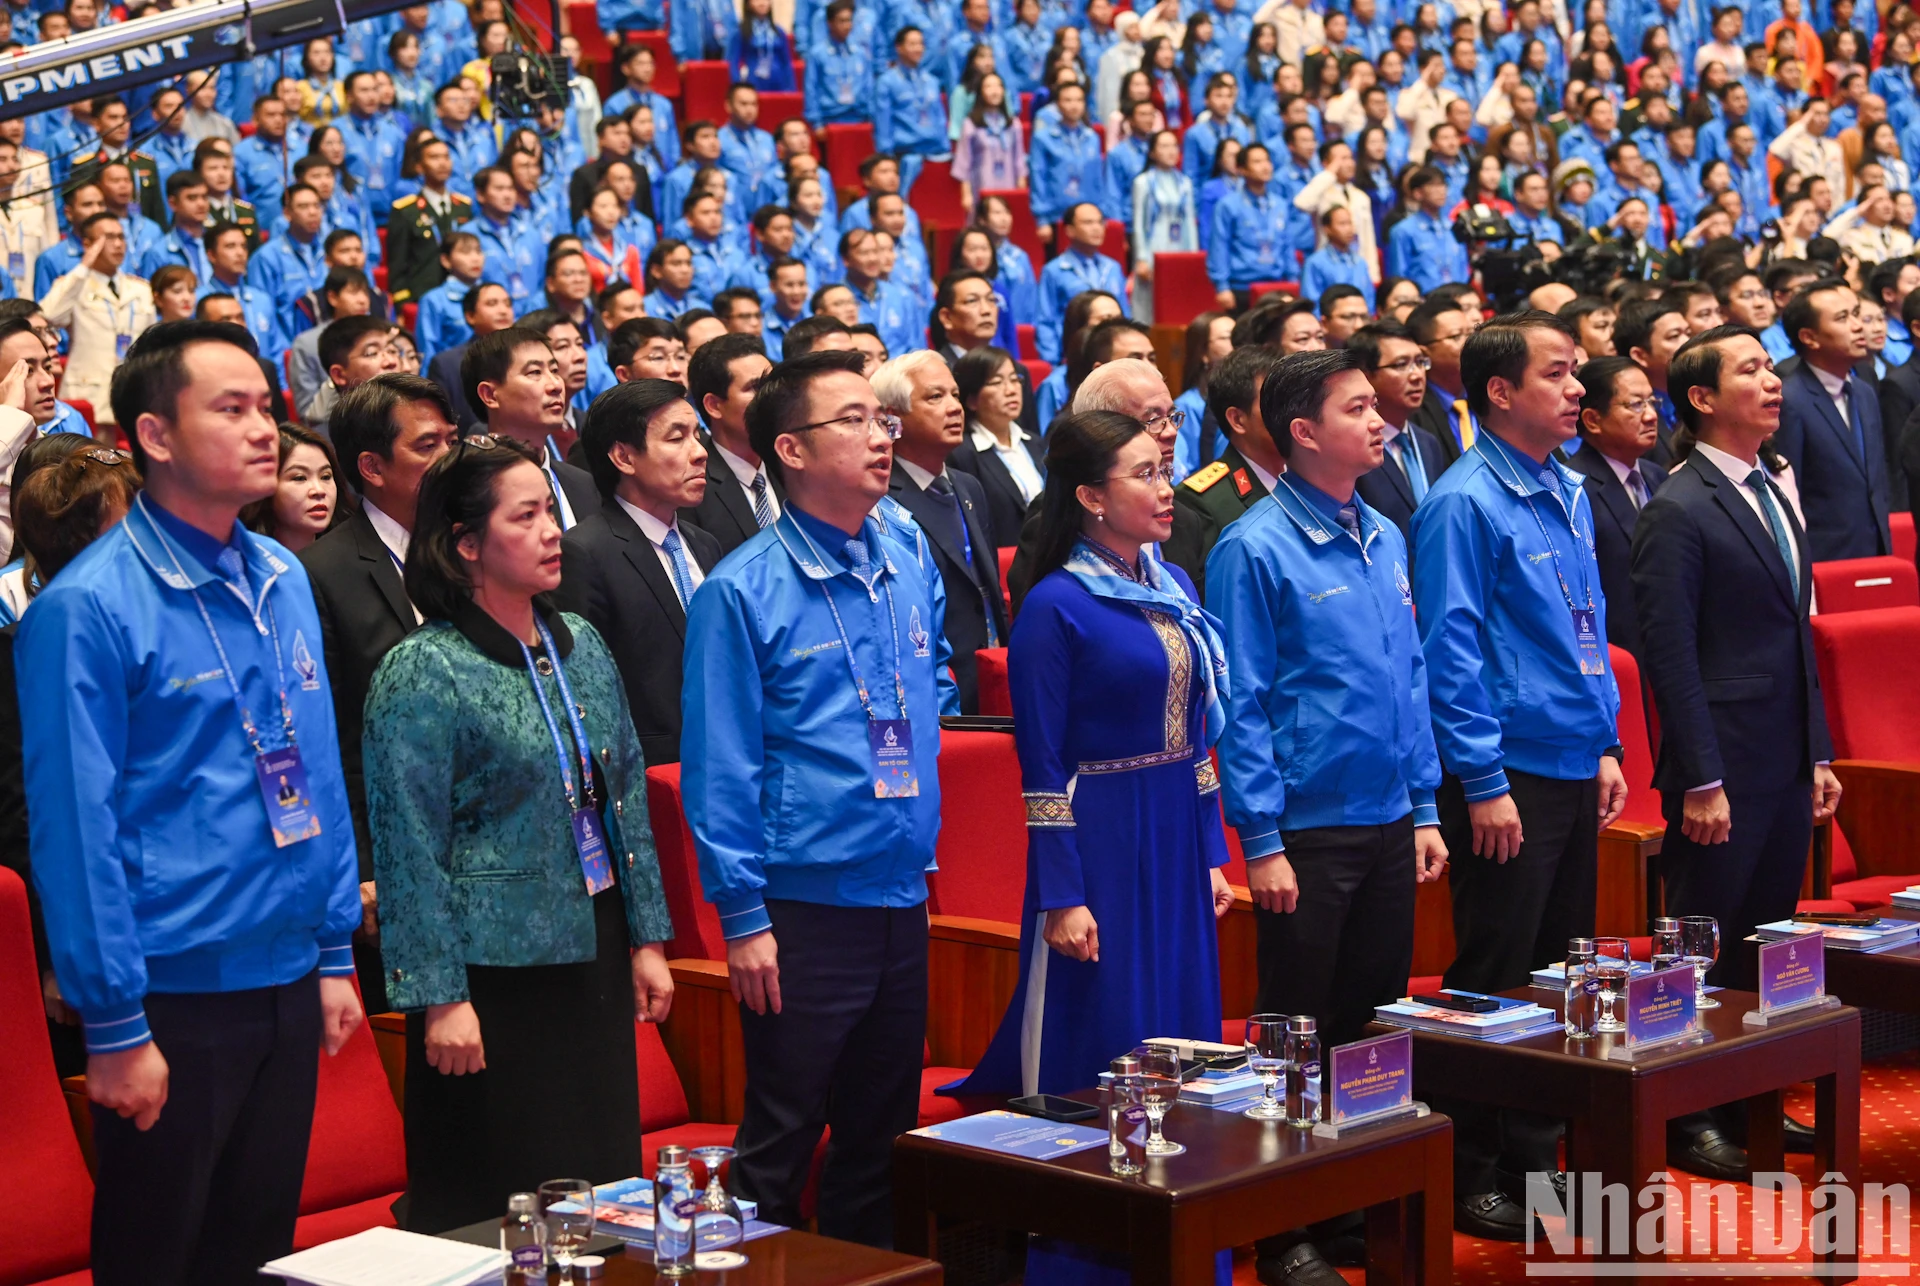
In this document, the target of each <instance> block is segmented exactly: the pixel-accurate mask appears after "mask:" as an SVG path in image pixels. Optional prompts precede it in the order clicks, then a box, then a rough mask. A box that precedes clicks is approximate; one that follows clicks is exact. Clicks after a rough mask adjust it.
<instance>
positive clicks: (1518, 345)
mask: <svg viewBox="0 0 1920 1286" xmlns="http://www.w3.org/2000/svg"><path fill="white" fill-rule="evenodd" d="M1543 330H1544V331H1552V332H1554V333H1555V334H1558V335H1565V336H1566V337H1567V339H1568V340H1569V341H1570V342H1572V343H1573V344H1575V345H1578V344H1579V342H1580V334H1579V332H1578V331H1576V330H1575V329H1574V328H1573V323H1572V322H1570V321H1567V320H1566V319H1565V318H1562V317H1556V316H1554V315H1553V314H1552V313H1550V312H1546V311H1544V310H1543V309H1539V308H1528V309H1523V310H1522V311H1520V312H1513V313H1502V314H1501V315H1500V316H1498V317H1495V318H1494V319H1493V320H1492V321H1490V322H1488V323H1487V324H1486V325H1484V326H1482V327H1481V328H1480V329H1479V330H1476V331H1475V332H1473V337H1472V338H1471V339H1469V340H1468V341H1467V342H1466V346H1465V347H1464V348H1462V349H1461V351H1460V377H1461V379H1462V381H1463V382H1464V383H1465V384H1466V386H1467V387H1466V392H1467V409H1468V410H1469V411H1471V412H1473V414H1474V416H1475V418H1477V419H1480V420H1485V418H1486V414H1487V407H1488V401H1487V384H1488V382H1489V381H1492V380H1496V379H1503V380H1505V381H1507V382H1508V383H1509V384H1516V385H1517V384H1518V383H1519V382H1520V381H1521V379H1522V378H1524V377H1525V375H1526V373H1527V363H1528V362H1530V361H1531V360H1532V359H1533V349H1532V342H1531V341H1532V336H1533V333H1534V332H1535V331H1543Z"/></svg>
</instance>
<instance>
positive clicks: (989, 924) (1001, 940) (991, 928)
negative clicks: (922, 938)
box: [928, 915, 1020, 952]
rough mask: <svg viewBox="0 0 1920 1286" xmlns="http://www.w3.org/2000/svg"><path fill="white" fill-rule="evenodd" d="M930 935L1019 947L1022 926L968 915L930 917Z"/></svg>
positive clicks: (982, 944) (1009, 948) (1012, 948)
mask: <svg viewBox="0 0 1920 1286" xmlns="http://www.w3.org/2000/svg"><path fill="white" fill-rule="evenodd" d="M928 934H929V936H931V937H932V938H933V940H934V941H935V942H957V943H964V944H966V945H969V946H979V947H992V948H997V949H999V950H1003V951H1015V952H1017V951H1019V950H1020V926H1019V925H1017V924H1014V923H1012V922H1011V921H1008V920H979V919H975V918H974V917H972V916H968V915H935V916H929V917H928Z"/></svg>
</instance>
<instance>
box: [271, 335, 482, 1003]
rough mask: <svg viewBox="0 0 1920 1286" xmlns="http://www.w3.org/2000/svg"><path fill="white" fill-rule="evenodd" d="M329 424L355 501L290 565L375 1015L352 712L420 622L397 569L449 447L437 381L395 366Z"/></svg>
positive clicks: (363, 793) (364, 981) (373, 941)
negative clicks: (356, 877)
mask: <svg viewBox="0 0 1920 1286" xmlns="http://www.w3.org/2000/svg"><path fill="white" fill-rule="evenodd" d="M329 426H330V428H331V432H332V438H333V446H334V450H335V451H337V452H338V453H339V456H340V467H341V468H342V469H343V470H344V471H345V473H346V475H347V485H348V486H350V487H352V488H353V491H354V494H356V495H357V496H359V498H360V506H359V508H358V509H357V510H355V511H354V514H353V516H352V517H350V518H348V519H347V520H346V521H345V522H343V523H341V524H340V525H339V526H338V527H335V528H334V529H333V530H332V531H330V532H328V533H327V534H326V535H324V536H322V537H321V538H320V539H319V540H316V541H314V542H313V544H311V545H309V546H308V547H307V549H306V551H305V552H304V553H302V554H301V555H300V562H301V563H302V565H304V566H305V567H306V569H307V579H308V580H309V581H311V582H312V584H313V598H314V603H315V605H316V606H317V607H318V608H319V612H320V634H321V639H322V644H323V647H324V650H325V655H326V662H327V677H328V678H329V679H330V680H331V681H332V683H333V710H334V722H335V723H336V724H338V726H339V730H340V766H341V767H342V768H343V769H344V770H345V772H346V779H347V807H348V809H349V811H350V812H351V813H352V815H353V831H354V839H355V840H356V842H357V843H358V846H359V849H360V881H361V882H360V900H361V902H362V904H363V905H364V906H365V907H366V908H367V912H368V914H367V916H366V920H365V922H364V923H363V925H362V928H361V931H360V932H359V933H356V934H355V935H354V940H353V960H354V966H355V968H356V970H357V971H358V973H359V975H360V992H361V995H362V998H363V999H364V1001H365V1003H366V1005H367V1006H368V1010H369V1012H371V1013H379V1012H381V1011H382V1010H384V1009H386V1008H387V1007H388V1006H387V985H386V974H385V972H384V971H383V970H382V968H381V965H380V938H379V926H378V924H377V922H376V921H375V920H374V917H373V914H372V913H373V910H374V907H375V905H376V898H375V890H374V887H373V839H372V835H371V833H370V832H369V831H368V829H367V788H366V780H365V778H364V777H363V776H362V773H361V768H360V728H361V718H362V711H363V709H364V707H365V706H366V701H367V687H368V685H369V684H370V683H371V682H372V681H373V672H374V671H375V670H376V669H378V668H379V666H380V661H381V658H382V657H384V656H386V654H387V651H388V649H390V648H391V647H393V645H394V644H396V643H398V642H399V641H400V640H401V639H403V638H405V637H406V636H407V635H408V634H410V633H412V632H413V630H414V627H416V626H417V625H419V624H420V614H419V613H418V612H416V611H415V610H414V607H413V604H412V603H411V602H409V601H408V599H407V591H406V586H405V585H404V584H402V582H401V567H402V566H403V565H404V564H405V563H406V560H407V542H408V539H409V537H410V535H411V533H412V531H413V512H414V500H415V498H416V497H417V496H418V494H419V491H420V478H421V475H422V474H424V473H425V472H426V471H427V466H428V465H430V464H432V463H433V462H434V461H435V460H437V459H439V458H440V457H441V456H442V455H444V454H446V451H447V449H448V448H449V447H450V446H452V445H453V440H454V428H453V415H452V413H451V411H450V410H449V408H448V406H447V399H446V395H445V394H444V393H442V392H441V391H440V389H439V387H438V386H437V385H435V384H434V383H432V382H431V381H430V380H423V379H421V378H420V377H419V376H417V375H410V374H398V373H396V374H390V375H377V376H375V377H374V378H373V379H370V380H368V381H367V382H366V383H364V384H361V385H359V386H357V387H355V388H353V389H350V390H348V391H347V392H346V393H344V394H342V395H341V398H340V401H339V403H338V404H337V405H336V406H335V407H334V408H333V413H332V415H331V417H330V419H329Z"/></svg>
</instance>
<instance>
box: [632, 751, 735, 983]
mask: <svg viewBox="0 0 1920 1286" xmlns="http://www.w3.org/2000/svg"><path fill="white" fill-rule="evenodd" d="M647 820H648V821H650V822H651V823H652V824H653V846H654V850H655V851H656V852H657V853H659V855H660V883H661V885H662V886H663V888H664V890H665V892H666V896H667V910H668V912H669V913H671V914H672V916H673V925H674V928H675V929H676V930H678V936H677V937H675V938H674V939H673V941H671V942H669V943H668V944H667V958H668V959H669V960H687V959H692V960H725V959H726V958H727V945H726V941H725V939H723V938H722V937H721V936H720V913H719V912H718V911H716V910H714V909H713V903H711V902H709V901H707V899H706V895H705V894H704V893H702V892H701V889H700V862H699V859H698V858H697V857H695V856H694V851H693V830H692V828H690V827H689V826H688V825H687V814H686V810H685V809H684V808H683V807H682V805H681V800H680V765H679V764H662V765H661V766H660V767H658V768H649V769H647Z"/></svg>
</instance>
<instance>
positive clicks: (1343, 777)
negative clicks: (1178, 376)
mask: <svg viewBox="0 0 1920 1286" xmlns="http://www.w3.org/2000/svg"><path fill="white" fill-rule="evenodd" d="M1374 403H1375V397H1374V392H1373V386H1372V385H1371V384H1369V383H1368V382H1367V375H1366V370H1365V368H1364V367H1363V365H1362V364H1361V361H1360V358H1359V357H1358V356H1357V355H1355V354H1354V353H1353V352H1351V351H1350V350H1346V349H1324V350H1321V351H1319V352H1309V353H1294V354H1291V355H1290V356H1287V357H1283V358H1280V359H1278V360H1277V361H1275V362H1274V363H1273V366H1272V369H1271V370H1270V371H1269V372H1268V374H1267V376H1266V379H1265V381H1264V382H1263V383H1262V385H1261V390H1260V418H1261V421H1262V422H1263V423H1264V424H1266V425H1267V426H1268V431H1269V432H1270V433H1271V434H1272V437H1273V442H1274V446H1275V447H1276V448H1278V450H1279V452H1280V454H1281V455H1282V456H1284V457H1285V458H1286V461H1287V471H1286V472H1285V473H1283V474H1281V475H1280V476H1279V477H1278V478H1276V479H1275V484H1274V488H1273V491H1272V494H1271V496H1270V497H1269V498H1268V499H1266V500H1263V501H1261V502H1260V503H1259V504H1257V505H1255V506H1254V507H1253V508H1252V509H1251V510H1249V511H1248V512H1247V514H1246V516H1245V517H1243V518H1241V519H1240V520H1239V521H1237V522H1235V523H1232V524H1231V525H1229V526H1228V527H1227V529H1226V531H1225V532H1223V533H1222V534H1221V536H1220V542H1219V543H1218V544H1216V545H1215V546H1214V547H1213V552H1212V553H1211V554H1210V555H1209V556H1208V558H1207V604H1208V606H1209V607H1210V608H1211V609H1212V610H1213V611H1215V612H1217V613H1219V615H1220V620H1221V626H1222V632H1223V634H1224V635H1225V637H1226V641H1227V657H1228V663H1229V666H1230V667H1231V669H1232V673H1233V682H1232V684H1231V685H1230V687H1231V689H1232V691H1231V696H1230V699H1229V703H1228V711H1229V716H1228V720H1227V728H1226V735H1225V736H1224V737H1223V738H1222V740H1221V743H1220V776H1221V783H1222V785H1223V786H1224V788H1225V790H1226V816H1227V821H1228V822H1229V823H1231V824H1232V825H1233V826H1234V827H1235V828H1236V829H1237V830H1238V831H1239V832H1240V844H1241V847H1242V848H1243V849H1244V850H1245V852H1246V855H1247V882H1248V884H1249V885H1250V886H1251V888H1252V890H1253V900H1254V904H1255V907H1256V908H1257V909H1256V910H1255V912H1254V917H1255V921H1256V924H1257V931H1258V934H1259V946H1258V959H1259V970H1260V999H1259V1009H1260V1011H1261V1012H1262V1013H1288V1014H1311V1015H1313V1017H1314V1018H1315V1020H1316V1021H1317V1022H1318V1023H1319V1026H1320V1033H1321V1039H1322V1040H1323V1041H1325V1042H1326V1043H1327V1045H1328V1046H1333V1045H1341V1044H1346V1043H1347V1042H1349V1041H1353V1040H1357V1039H1359V1037H1360V1036H1361V1034H1362V1033H1363V1031H1364V1029H1365V1028H1366V1025H1367V1023H1368V1022H1370V1021H1371V1020H1372V1018H1373V1009H1374V1006H1375V1005H1382V1004H1387V1003H1389V1002H1391V1001H1392V1000H1393V999H1394V998H1395V997H1397V996H1399V995H1400V994H1401V989H1402V988H1403V987H1404V986H1405V984H1406V980H1407V973H1408V971H1409V969H1410V968H1411V967H1412V965H1413V895H1414V886H1415V884H1416V883H1421V882H1425V881H1426V880H1430V879H1434V878H1437V877H1438V876H1439V874H1440V870H1441V868H1442V867H1443V866H1445V865H1446V860H1447V850H1446V846H1445V845H1444V844H1443V843H1442V842H1441V839H1440V817H1439V814H1438V812H1436V810H1435V808H1434V803H1433V792H1434V789H1435V787H1437V786H1438V785H1439V784H1440V760H1439V758H1438V756H1437V755H1436V754H1435V752H1434V746H1433V725H1432V722H1431V720H1430V719H1429V717H1428V713H1427V671H1426V661H1425V658H1424V657H1423V656H1422V655H1421V652H1420V639H1419V636H1418V635H1417V634H1416V633H1415V631H1414V622H1413V590H1412V587H1411V586H1410V585H1409V584H1408V581H1407V546H1406V540H1405V538H1403V537H1402V536H1401V534H1400V529H1399V528H1397V527H1395V526H1394V525H1393V524H1392V523H1390V522H1388V521H1387V520H1386V519H1384V518H1382V517H1381V516H1380V515H1379V514H1377V513H1375V512H1374V511H1373V510H1372V509H1369V508H1368V507H1367V505H1366V503H1365V502H1364V501H1362V500H1361V499H1360V497H1359V495H1358V493H1357V492H1356V491H1355V490H1354V486H1355V484H1356V483H1357V482H1358V481H1359V480H1360V478H1361V477H1363V476H1364V475H1366V474H1367V473H1369V472H1371V471H1372V470H1374V469H1376V468H1378V467H1379V466H1380V463H1381V461H1382V459H1383V458H1384V452H1385V449H1386V448H1385V442H1384V431H1385V427H1386V426H1385V422H1384V421H1382V420H1381V418H1380V413H1379V411H1378V410H1377V409H1376V408H1375V405H1374ZM1259 1255H1260V1259H1261V1263H1260V1265H1259V1267H1260V1270H1261V1271H1260V1276H1261V1279H1262V1280H1266V1281H1288V1282H1304V1281H1313V1280H1322V1279H1324V1280H1327V1281H1331V1280H1333V1279H1334V1278H1335V1277H1337V1276H1338V1274H1337V1273H1336V1272H1335V1271H1334V1269H1333V1267H1332V1265H1331V1264H1330V1263H1327V1262H1325V1257H1324V1256H1323V1255H1322V1254H1321V1252H1320V1251H1319V1250H1317V1249H1316V1248H1315V1247H1314V1245H1313V1243H1312V1242H1311V1241H1309V1240H1308V1239H1307V1235H1306V1233H1305V1231H1304V1230H1296V1231H1294V1232H1291V1233H1283V1234H1281V1235H1280V1236H1278V1237H1270V1238H1267V1239H1265V1240H1263V1241H1262V1242H1261V1243H1260V1245H1259Z"/></svg>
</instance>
